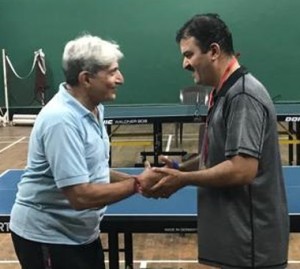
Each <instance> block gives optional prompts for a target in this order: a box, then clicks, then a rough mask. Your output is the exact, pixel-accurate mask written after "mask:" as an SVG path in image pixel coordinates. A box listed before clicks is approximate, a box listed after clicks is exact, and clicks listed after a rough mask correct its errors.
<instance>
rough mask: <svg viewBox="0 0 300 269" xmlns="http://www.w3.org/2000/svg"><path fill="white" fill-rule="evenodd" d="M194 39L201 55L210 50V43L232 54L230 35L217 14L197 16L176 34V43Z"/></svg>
mask: <svg viewBox="0 0 300 269" xmlns="http://www.w3.org/2000/svg"><path fill="white" fill-rule="evenodd" d="M189 37H194V38H195V39H196V40H197V42H198V45H199V47H200V49H201V50H202V52H203V53H206V52H208V51H209V50H210V45H211V44H212V43H217V44H219V46H220V48H221V50H222V51H223V52H225V53H227V54H229V55H232V54H234V49H233V42H232V35H231V32H230V31H229V29H228V27H227V25H226V24H225V22H224V21H222V20H221V19H220V17H219V15H218V14H211V13H208V14H197V15H195V16H194V17H192V18H191V19H190V20H189V21H187V22H186V23H185V24H184V25H183V26H182V27H181V28H180V29H179V30H178V31H177V34H176V42H177V43H179V42H180V40H181V39H186V38H189Z"/></svg>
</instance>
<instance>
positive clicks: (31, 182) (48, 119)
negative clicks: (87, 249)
mask: <svg viewBox="0 0 300 269" xmlns="http://www.w3.org/2000/svg"><path fill="white" fill-rule="evenodd" d="M98 111H99V115H100V120H97V119H96V118H95V117H94V115H93V113H91V111H89V110H88V109H86V108H85V107H84V106H82V105H81V103H79V102H78V101H77V100H76V99H75V98H74V97H72V96H71V95H70V94H69V93H68V92H67V91H66V89H65V87H64V84H61V85H60V89H59V92H58V93H57V94H56V95H55V96H54V97H53V98H52V100H50V102H49V103H48V104H47V105H46V106H45V107H44V108H43V109H42V110H41V112H40V113H39V115H38V117H37V119H36V122H35V124H34V127H33V130H32V133H31V136H30V142H29V153H28V163H27V167H26V169H25V173H24V175H23V177H22V179H21V182H20V183H19V185H18V193H17V198H16V202H15V204H14V206H13V209H12V213H11V221H10V228H11V230H12V231H14V232H15V233H17V234H18V235H20V236H22V237H24V238H27V239H30V240H33V241H38V242H46V243H61V244H84V243H88V242H92V241H93V240H95V239H96V238H97V237H98V235H99V224H100V221H101V219H102V217H103V214H104V212H105V209H106V208H105V207H104V208H94V209H87V210H81V211H76V210H74V209H73V208H72V207H71V206H70V203H69V201H68V200H67V199H66V197H65V196H64V195H63V193H62V191H61V188H63V187H67V186H71V185H76V184H82V183H97V184H106V183H108V182H109V165H108V160H109V139H108V135H107V132H106V129H105V126H104V123H103V113H104V108H103V106H102V105H99V106H98Z"/></svg>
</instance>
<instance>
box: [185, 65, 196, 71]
mask: <svg viewBox="0 0 300 269" xmlns="http://www.w3.org/2000/svg"><path fill="white" fill-rule="evenodd" d="M184 69H186V70H188V71H195V69H194V68H193V67H192V66H191V65H187V66H186V67H185V68H184Z"/></svg>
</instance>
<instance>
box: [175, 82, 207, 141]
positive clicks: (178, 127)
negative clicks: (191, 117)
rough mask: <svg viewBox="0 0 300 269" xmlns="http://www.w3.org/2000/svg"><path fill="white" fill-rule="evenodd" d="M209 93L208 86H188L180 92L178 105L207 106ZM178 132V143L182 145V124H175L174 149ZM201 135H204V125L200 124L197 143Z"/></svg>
mask: <svg viewBox="0 0 300 269" xmlns="http://www.w3.org/2000/svg"><path fill="white" fill-rule="evenodd" d="M210 91H211V87H208V86H203V85H194V86H188V87H186V88H184V89H182V90H180V94H179V99H180V103H181V104H184V105H193V104H194V105H195V106H197V105H207V104H208V98H209V93H210ZM178 132H179V143H180V145H182V137H183V123H175V143H176V147H178ZM203 133H204V123H203V124H200V130H199V136H200V137H199V141H201V140H202V137H203ZM200 144H201V143H200ZM199 147H200V145H199Z"/></svg>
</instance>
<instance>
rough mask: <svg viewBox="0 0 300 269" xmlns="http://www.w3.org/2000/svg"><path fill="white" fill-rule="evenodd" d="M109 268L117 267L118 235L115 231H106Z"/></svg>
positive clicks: (115, 268) (116, 268)
mask: <svg viewBox="0 0 300 269" xmlns="http://www.w3.org/2000/svg"><path fill="white" fill-rule="evenodd" d="M108 260H109V269H119V268H120V264H119V237H118V233H117V232H109V233H108Z"/></svg>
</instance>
